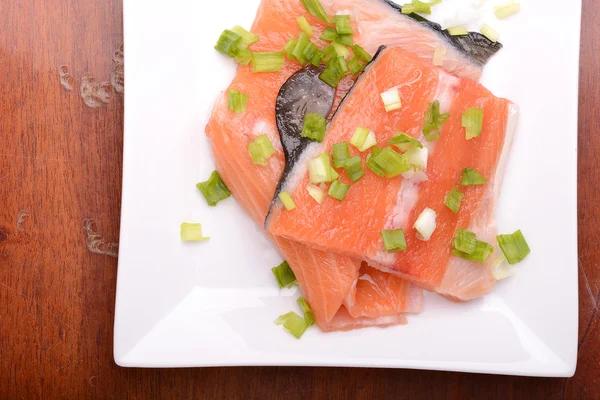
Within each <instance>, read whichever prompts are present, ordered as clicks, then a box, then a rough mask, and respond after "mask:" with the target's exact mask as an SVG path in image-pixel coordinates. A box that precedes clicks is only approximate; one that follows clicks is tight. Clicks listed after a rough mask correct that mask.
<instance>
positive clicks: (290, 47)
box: [283, 38, 298, 60]
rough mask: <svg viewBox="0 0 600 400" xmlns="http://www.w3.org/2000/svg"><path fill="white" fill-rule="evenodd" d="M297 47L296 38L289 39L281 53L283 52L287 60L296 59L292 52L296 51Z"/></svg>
mask: <svg viewBox="0 0 600 400" xmlns="http://www.w3.org/2000/svg"><path fill="white" fill-rule="evenodd" d="M297 45H298V40H296V38H290V40H288V42H287V43H286V45H285V46H284V47H283V51H284V52H285V54H286V56H287V58H288V60H295V59H296V57H294V54H293V52H294V50H295V49H296V46H297Z"/></svg>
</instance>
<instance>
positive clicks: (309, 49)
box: [302, 42, 319, 61]
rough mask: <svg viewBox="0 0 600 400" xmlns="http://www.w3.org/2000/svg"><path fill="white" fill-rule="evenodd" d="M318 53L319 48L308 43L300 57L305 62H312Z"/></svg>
mask: <svg viewBox="0 0 600 400" xmlns="http://www.w3.org/2000/svg"><path fill="white" fill-rule="evenodd" d="M318 53H319V48H318V47H317V46H316V45H315V44H314V43H312V42H308V44H307V45H306V47H305V48H304V51H303V52H302V56H303V57H304V59H305V60H307V61H312V59H313V57H314V56H316V55H317V54H318Z"/></svg>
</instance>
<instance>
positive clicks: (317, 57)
mask: <svg viewBox="0 0 600 400" xmlns="http://www.w3.org/2000/svg"><path fill="white" fill-rule="evenodd" d="M321 60H323V54H322V52H321V51H318V52H317V54H315V55H314V57H313V58H312V60H310V63H311V64H312V65H314V66H315V67H317V68H318V67H319V66H320V65H321Z"/></svg>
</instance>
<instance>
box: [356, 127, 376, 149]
mask: <svg viewBox="0 0 600 400" xmlns="http://www.w3.org/2000/svg"><path fill="white" fill-rule="evenodd" d="M350 144H352V145H353V146H354V147H356V148H357V149H358V150H359V151H361V152H362V151H366V150H368V149H370V148H371V147H373V146H375V145H376V144H377V138H376V137H375V134H374V133H373V132H372V131H371V130H370V129H369V128H361V127H358V128H356V130H355V131H354V135H352V139H350Z"/></svg>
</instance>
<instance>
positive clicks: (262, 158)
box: [248, 135, 275, 167]
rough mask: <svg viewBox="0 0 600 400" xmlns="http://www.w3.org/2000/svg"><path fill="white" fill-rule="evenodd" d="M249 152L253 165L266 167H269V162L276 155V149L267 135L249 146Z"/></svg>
mask: <svg viewBox="0 0 600 400" xmlns="http://www.w3.org/2000/svg"><path fill="white" fill-rule="evenodd" d="M248 152H249V153H250V158H252V163H253V164H255V165H262V166H263V167H264V166H266V165H267V160H268V159H269V158H270V157H271V156H272V155H273V154H275V148H274V147H273V144H272V143H271V140H269V137H268V136H267V135H260V136H257V137H256V138H255V139H254V140H253V141H252V142H250V144H248Z"/></svg>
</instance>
